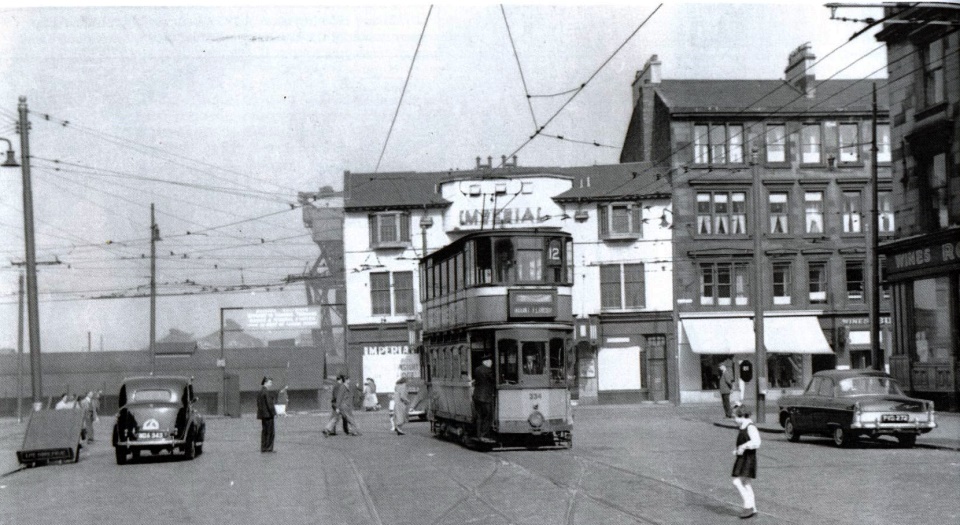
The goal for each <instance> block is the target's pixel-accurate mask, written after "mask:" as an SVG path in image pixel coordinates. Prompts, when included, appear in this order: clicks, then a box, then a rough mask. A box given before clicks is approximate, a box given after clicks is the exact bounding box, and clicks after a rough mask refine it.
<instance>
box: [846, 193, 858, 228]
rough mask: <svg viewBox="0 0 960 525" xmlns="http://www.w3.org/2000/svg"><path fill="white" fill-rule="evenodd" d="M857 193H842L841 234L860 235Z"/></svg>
mask: <svg viewBox="0 0 960 525" xmlns="http://www.w3.org/2000/svg"><path fill="white" fill-rule="evenodd" d="M860 207H861V199H860V192H859V191H845V192H843V233H860V219H861V217H860Z"/></svg>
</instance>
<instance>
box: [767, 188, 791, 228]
mask: <svg viewBox="0 0 960 525" xmlns="http://www.w3.org/2000/svg"><path fill="white" fill-rule="evenodd" d="M768 198H769V201H770V202H769V204H770V233H790V223H789V220H788V219H789V217H790V202H789V200H788V194H787V193H786V192H775V193H771V194H770V196H769V197H768Z"/></svg>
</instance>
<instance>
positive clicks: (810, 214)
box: [804, 191, 824, 233]
mask: <svg viewBox="0 0 960 525" xmlns="http://www.w3.org/2000/svg"><path fill="white" fill-rule="evenodd" d="M804 206H805V215H806V219H807V220H806V231H807V233H823V232H824V224H823V192H822V191H808V192H806V193H805V194H804Z"/></svg>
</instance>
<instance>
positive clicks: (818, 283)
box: [807, 261, 827, 304]
mask: <svg viewBox="0 0 960 525" xmlns="http://www.w3.org/2000/svg"><path fill="white" fill-rule="evenodd" d="M807 282H808V285H809V300H810V304H825V303H826V302H827V263H825V262H823V261H810V262H809V263H808V264H807Z"/></svg>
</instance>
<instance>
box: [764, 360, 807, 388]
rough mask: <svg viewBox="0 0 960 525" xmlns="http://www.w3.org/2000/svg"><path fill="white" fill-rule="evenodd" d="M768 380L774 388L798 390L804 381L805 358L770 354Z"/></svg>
mask: <svg viewBox="0 0 960 525" xmlns="http://www.w3.org/2000/svg"><path fill="white" fill-rule="evenodd" d="M767 380H768V382H769V384H770V386H771V387H772V388H797V387H799V386H800V385H802V384H803V383H802V381H803V356H802V355H799V354H768V355H767Z"/></svg>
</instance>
